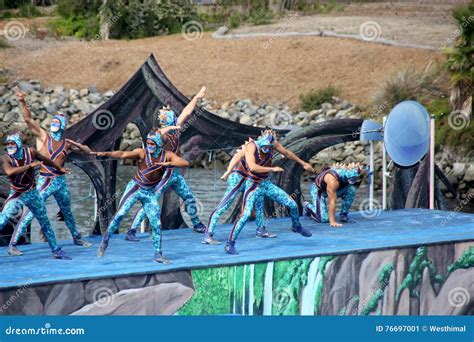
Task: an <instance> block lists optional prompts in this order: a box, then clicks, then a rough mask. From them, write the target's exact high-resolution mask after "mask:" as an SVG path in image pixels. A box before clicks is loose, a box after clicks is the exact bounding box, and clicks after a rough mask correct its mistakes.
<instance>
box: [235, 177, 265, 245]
mask: <svg viewBox="0 0 474 342" xmlns="http://www.w3.org/2000/svg"><path fill="white" fill-rule="evenodd" d="M260 191H261V188H260V187H259V184H258V183H255V182H252V181H250V180H246V181H245V192H244V198H243V200H242V211H241V213H240V217H239V219H238V220H237V222H235V224H234V228H233V229H232V231H231V233H230V236H229V241H230V242H234V243H235V240H236V239H237V237H238V236H239V234H240V232H241V231H242V229H243V228H244V226H245V224H246V223H247V221H248V220H249V218H250V216H251V215H252V209H253V207H254V205H255V201H256V200H257V199H258V198H259V196H260Z"/></svg>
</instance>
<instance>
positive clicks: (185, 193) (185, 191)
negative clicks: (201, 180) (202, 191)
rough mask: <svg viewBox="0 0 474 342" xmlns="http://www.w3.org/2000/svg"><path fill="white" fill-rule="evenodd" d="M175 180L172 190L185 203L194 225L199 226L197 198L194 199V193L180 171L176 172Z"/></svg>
mask: <svg viewBox="0 0 474 342" xmlns="http://www.w3.org/2000/svg"><path fill="white" fill-rule="evenodd" d="M173 178H174V181H173V182H172V184H171V188H172V189H173V190H174V191H175V192H176V193H177V194H178V196H179V197H181V198H182V200H183V201H184V205H185V209H186V212H187V213H188V215H189V217H190V218H191V222H192V223H193V226H197V225H199V223H201V221H200V220H199V213H198V208H197V206H196V198H195V197H194V194H193V192H192V191H191V189H190V188H189V185H188V183H186V180H185V179H184V177H183V176H182V175H181V174H180V173H179V171H178V170H176V171H175V172H174V175H173Z"/></svg>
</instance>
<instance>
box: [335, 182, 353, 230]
mask: <svg viewBox="0 0 474 342" xmlns="http://www.w3.org/2000/svg"><path fill="white" fill-rule="evenodd" d="M355 195H356V187H355V186H354V185H348V186H346V187H345V188H344V189H341V191H338V192H337V196H338V197H341V199H342V204H341V212H340V214H339V218H340V219H341V222H347V223H354V222H356V221H355V220H354V219H352V218H350V217H349V216H348V215H349V209H350V208H351V205H352V202H354V199H355Z"/></svg>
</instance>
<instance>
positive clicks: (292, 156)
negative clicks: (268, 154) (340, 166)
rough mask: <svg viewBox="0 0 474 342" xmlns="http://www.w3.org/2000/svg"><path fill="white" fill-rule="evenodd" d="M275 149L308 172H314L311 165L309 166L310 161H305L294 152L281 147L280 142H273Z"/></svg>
mask: <svg viewBox="0 0 474 342" xmlns="http://www.w3.org/2000/svg"><path fill="white" fill-rule="evenodd" d="M275 149H276V150H277V151H278V152H280V153H281V154H282V155H284V156H285V157H287V158H288V159H291V160H293V161H295V162H297V163H298V164H300V165H301V166H302V167H303V169H305V170H306V171H308V172H311V173H315V171H314V169H313V167H312V166H311V164H310V163H307V162H305V161H304V160H302V159H300V158H299V157H298V156H297V155H296V154H294V153H293V152H291V151H290V150H287V149H286V148H284V147H283V145H282V144H280V143H279V142H278V141H276V142H275Z"/></svg>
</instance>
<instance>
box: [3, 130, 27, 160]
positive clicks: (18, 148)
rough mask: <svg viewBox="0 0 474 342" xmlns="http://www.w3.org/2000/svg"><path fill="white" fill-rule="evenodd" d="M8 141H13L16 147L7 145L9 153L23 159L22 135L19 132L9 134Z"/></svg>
mask: <svg viewBox="0 0 474 342" xmlns="http://www.w3.org/2000/svg"><path fill="white" fill-rule="evenodd" d="M6 141H9V142H13V143H14V144H15V145H16V147H13V146H7V153H8V155H10V156H11V157H13V158H15V159H18V160H22V159H23V149H22V146H23V142H22V141H21V137H20V135H19V134H12V135H9V136H8V137H7V139H6Z"/></svg>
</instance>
